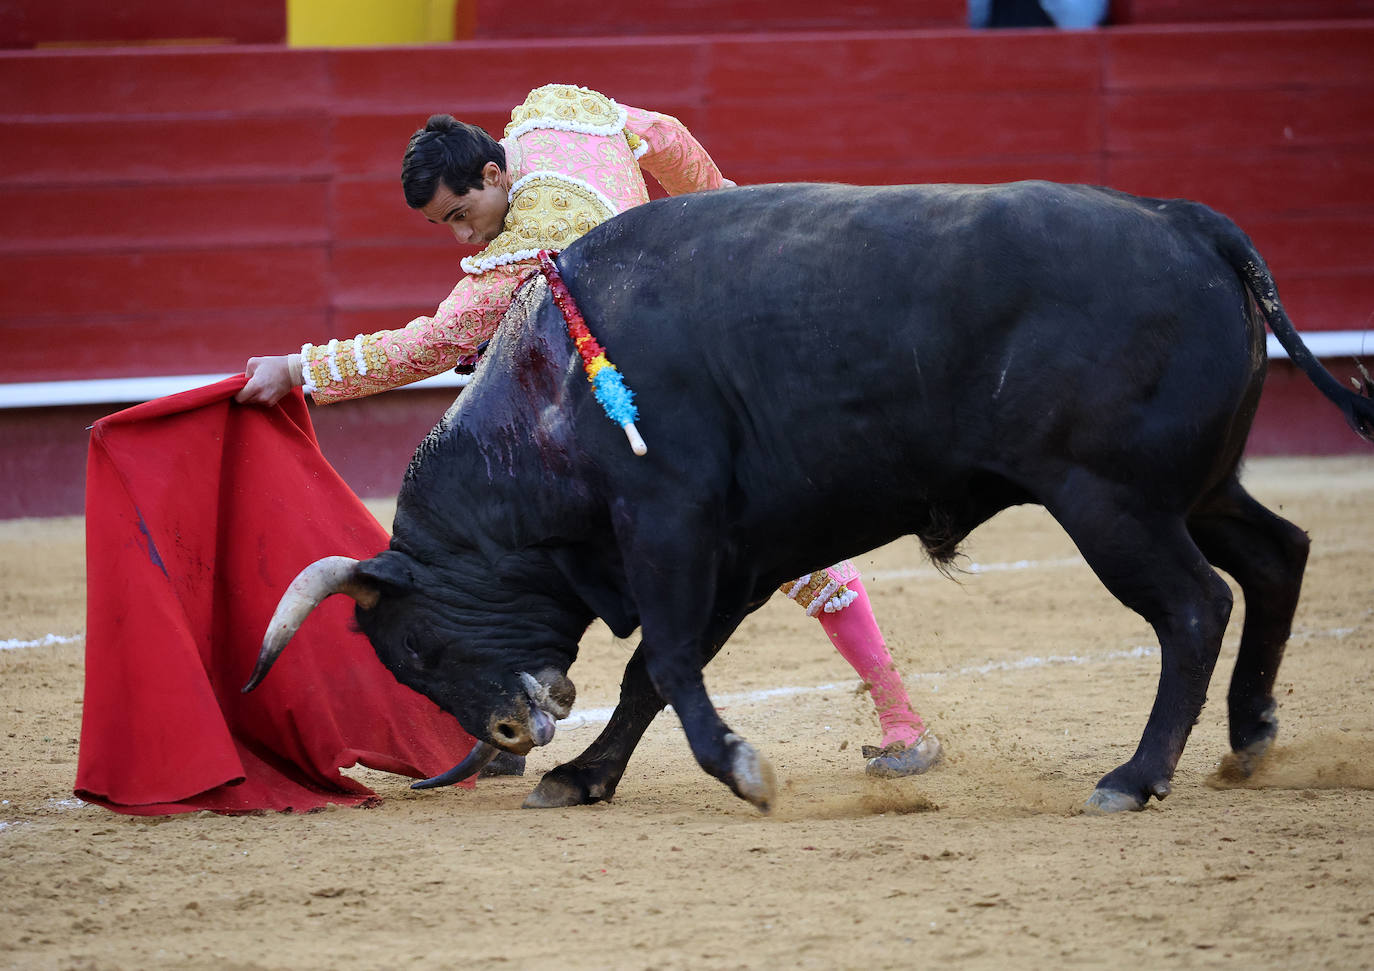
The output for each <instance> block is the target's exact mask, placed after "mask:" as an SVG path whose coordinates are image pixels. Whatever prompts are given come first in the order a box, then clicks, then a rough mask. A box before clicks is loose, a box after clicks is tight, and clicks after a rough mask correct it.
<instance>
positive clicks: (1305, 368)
mask: <svg viewBox="0 0 1374 971" xmlns="http://www.w3.org/2000/svg"><path fill="white" fill-rule="evenodd" d="M1225 223H1226V229H1225V230H1224V231H1222V232H1221V233H1219V234H1218V238H1217V248H1218V250H1219V252H1220V253H1221V254H1222V255H1223V256H1224V257H1226V259H1227V260H1228V261H1229V262H1230V263H1231V266H1232V267H1234V268H1235V271H1236V273H1237V274H1238V275H1239V276H1240V278H1241V279H1242V280H1243V281H1244V282H1245V285H1246V287H1247V288H1248V289H1249V291H1250V293H1251V294H1252V295H1253V296H1254V298H1255V302H1256V303H1257V304H1258V305H1259V308H1260V312H1261V313H1262V314H1263V315H1264V320H1265V322H1266V323H1267V324H1268V325H1269V329H1270V330H1271V331H1273V332H1274V336H1275V337H1277V338H1278V341H1279V344H1281V345H1282V346H1283V349H1284V350H1285V351H1287V352H1288V357H1289V358H1290V359H1291V360H1292V361H1293V363H1294V364H1296V365H1297V366H1298V367H1300V368H1302V372H1303V373H1304V374H1306V375H1307V377H1308V380H1310V381H1311V382H1312V383H1313V384H1314V385H1316V386H1317V390H1318V391H1320V392H1321V393H1322V394H1323V395H1325V396H1326V397H1327V398H1329V399H1330V400H1331V401H1332V402H1333V403H1334V404H1335V405H1336V407H1337V408H1339V409H1341V412H1342V413H1343V414H1344V415H1345V420H1346V421H1347V422H1349V423H1350V427H1351V428H1353V429H1354V430H1355V432H1356V434H1358V435H1359V436H1360V437H1361V438H1363V439H1365V440H1366V441H1370V442H1374V382H1372V381H1370V379H1369V375H1368V373H1366V372H1364V369H1363V368H1361V369H1360V370H1361V373H1362V375H1363V381H1362V382H1361V386H1360V388H1359V390H1358V391H1351V390H1350V389H1349V388H1346V387H1344V386H1343V385H1342V384H1341V383H1340V382H1339V381H1337V380H1336V378H1335V376H1334V375H1332V373H1331V372H1330V371H1328V370H1327V369H1326V368H1324V367H1322V365H1321V362H1320V361H1318V360H1317V358H1316V357H1315V356H1314V355H1313V354H1312V352H1311V351H1310V350H1308V349H1307V345H1306V344H1304V343H1303V342H1302V337H1300V336H1299V335H1298V332H1297V329H1296V328H1294V326H1293V322H1292V321H1291V320H1289V319H1288V314H1287V312H1286V311H1284V309H1283V304H1282V303H1280V302H1279V293H1278V288H1277V287H1275V286H1274V278H1273V276H1271V275H1270V273H1269V267H1268V266H1266V265H1265V262H1264V258H1263V257H1262V256H1260V254H1259V252H1258V251H1257V250H1256V249H1255V245H1254V244H1253V243H1252V242H1250V240H1249V238H1248V237H1246V235H1245V234H1244V233H1243V232H1241V231H1240V229H1239V228H1238V227H1236V225H1235V224H1234V223H1232V222H1230V220H1225Z"/></svg>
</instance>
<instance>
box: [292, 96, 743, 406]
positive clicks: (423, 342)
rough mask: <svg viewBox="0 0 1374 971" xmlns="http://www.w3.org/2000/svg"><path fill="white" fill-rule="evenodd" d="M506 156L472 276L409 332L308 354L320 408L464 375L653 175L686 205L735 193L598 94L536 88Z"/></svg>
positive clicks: (659, 118)
mask: <svg viewBox="0 0 1374 971" xmlns="http://www.w3.org/2000/svg"><path fill="white" fill-rule="evenodd" d="M501 144H502V145H503V146H504V148H505V149H506V169H507V171H508V172H509V173H510V176H511V190H510V209H509V211H508V212H507V213H506V219H505V222H504V224H503V226H502V231H501V233H500V235H498V236H497V238H496V239H494V240H493V241H492V242H491V243H490V244H489V245H488V246H487V247H486V248H485V249H484V250H482V252H481V253H479V254H477V255H476V256H474V257H469V258H467V259H464V260H463V261H462V264H461V265H462V267H463V269H464V270H465V271H467V274H468V275H467V276H465V277H464V278H463V279H462V280H460V281H458V285H457V286H456V287H454V288H453V292H452V293H450V294H449V296H448V298H447V299H446V300H444V302H443V303H441V304H440V305H439V309H438V311H436V313H435V314H434V316H433V317H420V318H417V319H416V320H413V321H411V322H410V323H409V324H408V325H406V326H405V327H403V328H401V329H399V330H384V331H379V332H378V333H375V334H359V335H358V336H357V337H354V338H352V339H350V340H332V341H330V342H329V343H328V344H324V345H314V344H306V345H305V346H304V347H302V348H301V371H302V374H303V376H304V378H305V390H306V391H308V392H309V393H310V394H311V395H312V396H313V397H314V400H315V402H316V403H317V404H330V403H332V402H335V401H344V400H348V399H352V398H361V397H364V396H366V395H370V394H376V393H377V392H379V391H387V390H390V389H392V388H397V387H400V386H401V385H405V384H410V383H411V382H413V381H419V380H420V379H422V378H426V377H429V376H430V375H434V374H439V373H440V372H442V371H445V370H447V369H449V368H451V367H453V366H454V365H455V364H456V363H458V362H459V360H460V359H462V358H464V357H467V356H470V355H472V354H475V353H476V351H477V347H478V345H479V344H481V343H482V342H483V341H485V340H487V339H488V338H489V337H491V335H492V334H493V333H494V332H495V331H496V327H497V325H498V324H499V323H500V322H501V318H502V316H503V315H504V314H505V312H506V308H507V307H508V306H509V305H510V302H511V298H512V296H513V295H514V293H515V290H516V288H517V287H518V286H519V285H520V284H521V283H523V282H524V281H525V280H526V279H527V278H528V277H529V276H530V274H531V273H533V272H535V271H536V270H537V268H538V261H537V259H536V256H537V254H538V252H539V250H541V249H553V250H557V249H562V248H563V247H565V246H567V245H568V244H569V243H571V242H572V241H573V240H575V239H577V238H578V237H579V236H581V235H582V234H583V233H585V232H587V231H588V230H590V229H591V228H592V227H593V226H596V225H598V224H599V223H602V222H604V221H605V220H607V219H609V218H610V217H611V216H614V215H615V214H617V213H620V212H624V211H625V210H626V209H629V208H631V207H632V206H637V205H640V204H641V203H644V202H648V201H649V195H648V190H647V189H646V188H645V185H644V176H643V174H642V173H641V172H640V168H641V166H642V167H643V168H644V169H645V170H646V171H648V172H649V173H650V174H651V175H652V176H653V177H654V178H655V179H657V180H658V181H659V184H661V185H662V186H663V188H664V189H666V190H667V191H668V192H669V193H671V194H673V195H678V194H680V193H684V192H695V191H700V190H703V189H717V188H720V187H721V186H722V185H723V184H727V183H725V182H724V180H723V179H722V178H721V174H720V170H719V169H718V168H716V165H715V163H714V162H713V161H711V157H710V156H709V155H708V154H707V153H706V150H705V149H703V148H702V147H701V145H700V144H699V143H698V142H697V141H696V139H694V138H693V137H692V135H691V133H690V132H688V131H687V129H686V127H685V126H684V125H683V124H682V123H681V122H679V121H678V120H677V119H676V118H673V117H670V116H668V115H663V114H658V113H656V112H652V111H645V110H643V109H640V108H631V107H628V106H622V105H618V104H616V103H615V102H614V101H612V100H611V99H610V98H607V97H606V96H605V95H602V94H599V93H597V92H595V91H591V90H589V89H587V88H579V87H574V86H572V85H563V84H551V85H546V86H544V87H542V88H536V89H535V90H534V91H531V92H530V94H529V95H528V97H526V99H525V101H524V103H523V104H521V105H520V106H519V107H517V108H516V109H515V110H514V111H513V112H511V121H510V124H509V125H507V126H506V131H505V137H504V138H502V140H501Z"/></svg>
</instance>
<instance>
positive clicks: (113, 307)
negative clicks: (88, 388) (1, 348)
mask: <svg viewBox="0 0 1374 971" xmlns="http://www.w3.org/2000/svg"><path fill="white" fill-rule="evenodd" d="M326 265H327V264H326V259H325V253H324V251H323V250H322V249H320V248H318V247H285V246H276V247H262V248H257V249H231V250H211V249H204V250H172V251H147V252H141V253H48V254H3V255H0V279H4V280H5V281H6V282H5V287H4V288H3V290H0V319H4V318H7V317H20V316H35V315H39V314H56V315H73V314H89V313H115V314H120V313H123V314H128V313H139V312H154V313H156V312H160V311H175V310H197V309H202V308H211V309H248V308H259V307H300V308H314V307H319V306H321V305H323V304H326V303H327V302H328V299H329V290H328V288H327V287H326V285H325V270H326ZM112 344H113V345H114V346H112V347H111V348H110V349H109V350H110V352H111V353H120V352H121V350H122V348H121V347H120V345H119V343H118V342H112Z"/></svg>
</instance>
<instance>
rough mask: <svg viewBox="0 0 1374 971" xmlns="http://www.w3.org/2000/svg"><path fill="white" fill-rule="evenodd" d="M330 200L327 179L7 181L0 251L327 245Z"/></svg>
mask: <svg viewBox="0 0 1374 971" xmlns="http://www.w3.org/2000/svg"><path fill="white" fill-rule="evenodd" d="M397 195H399V191H398V192H397ZM328 203H329V185H328V183H326V182H324V181H313V182H262V181H255V182H210V183H201V184H181V183H164V184H146V183H145V184H141V185H92V184H90V183H78V184H76V185H71V186H61V187H33V188H13V187H11V188H0V252H25V251H48V250H58V251H71V250H82V251H99V250H105V251H119V250H129V249H154V248H156V249H162V248H175V247H186V246H192V247H204V246H216V245H217V246H243V245H254V244H256V245H271V244H277V245H280V244H282V243H314V244H317V245H325V244H327V243H328V242H329V241H330V237H329V209H328V208H327V207H328Z"/></svg>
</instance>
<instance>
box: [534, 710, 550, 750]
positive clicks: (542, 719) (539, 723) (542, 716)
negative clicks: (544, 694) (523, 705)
mask: <svg viewBox="0 0 1374 971" xmlns="http://www.w3.org/2000/svg"><path fill="white" fill-rule="evenodd" d="M530 733H531V735H533V737H534V744H535V745H548V744H549V742H551V741H553V733H554V724H553V716H552V715H550V714H549V713H548V712H546V711H545V710H544V709H543V708H533V709H531V711H530Z"/></svg>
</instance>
